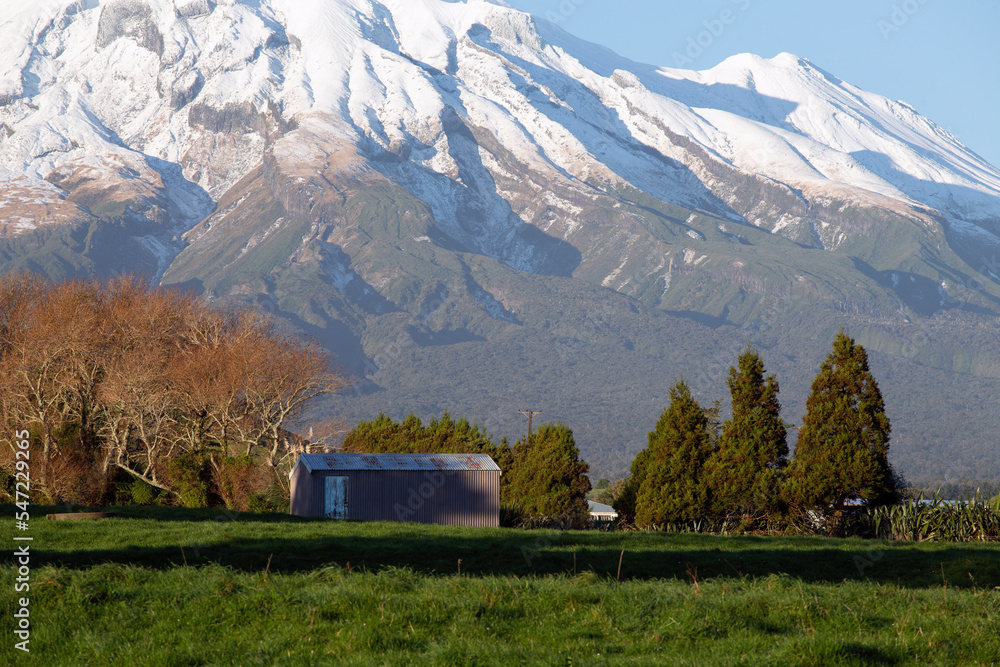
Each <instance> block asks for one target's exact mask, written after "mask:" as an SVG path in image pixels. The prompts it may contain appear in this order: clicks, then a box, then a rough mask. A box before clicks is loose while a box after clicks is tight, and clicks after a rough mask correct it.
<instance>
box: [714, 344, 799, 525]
mask: <svg viewBox="0 0 1000 667" xmlns="http://www.w3.org/2000/svg"><path fill="white" fill-rule="evenodd" d="M737 364H738V366H739V368H735V367H732V366H730V367H729V378H728V380H727V384H728V385H729V394H730V396H731V397H732V408H733V409H732V417H731V418H730V419H727V420H726V422H725V424H724V425H723V428H722V436H721V437H720V438H719V441H718V444H717V448H716V451H715V453H714V454H713V455H712V457H711V458H710V459H709V461H708V463H707V464H706V475H705V476H706V481H707V484H708V487H709V492H710V493H711V496H712V506H713V508H714V509H715V511H716V512H719V513H730V512H738V513H741V514H746V513H750V514H752V513H755V512H758V511H769V510H772V509H774V508H775V506H776V504H777V503H778V500H779V488H778V473H779V471H780V470H781V468H783V467H784V465H785V463H786V459H787V456H788V444H787V443H786V442H785V426H784V424H783V423H782V421H781V415H780V413H781V404H780V403H779V402H778V380H777V378H776V377H775V376H774V375H769V376H767V377H766V378H765V377H764V362H763V361H762V360H761V358H760V355H759V354H758V353H757V351H756V350H754V349H752V348H749V347H748V348H747V349H745V350H744V351H743V352H742V353H741V354H740V356H739V358H738V360H737Z"/></svg>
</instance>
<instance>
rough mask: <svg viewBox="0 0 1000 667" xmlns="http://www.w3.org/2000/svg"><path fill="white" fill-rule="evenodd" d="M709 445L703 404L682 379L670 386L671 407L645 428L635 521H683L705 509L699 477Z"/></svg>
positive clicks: (643, 523) (642, 523) (645, 523)
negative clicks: (650, 429) (645, 444)
mask: <svg viewBox="0 0 1000 667" xmlns="http://www.w3.org/2000/svg"><path fill="white" fill-rule="evenodd" d="M711 447H712V445H711V435H710V433H709V423H708V418H707V417H706V415H705V410H704V409H702V407H701V406H700V405H698V403H697V401H695V400H694V398H692V396H691V390H690V388H689V387H688V386H687V384H686V383H685V382H684V380H683V379H682V380H680V381H678V382H677V384H676V385H674V386H673V387H671V388H670V407H668V408H667V409H666V410H664V411H663V415H662V416H661V417H660V420H659V421H658V422H657V424H656V428H655V429H654V430H653V432H652V433H650V434H649V446H648V448H647V452H648V454H646V456H645V457H644V458H645V460H644V462H643V465H642V470H641V471H639V472H641V473H642V479H641V480H640V482H639V485H638V488H637V491H636V501H635V523H636V525H638V526H655V525H659V524H663V523H667V522H674V521H687V520H689V519H693V518H696V517H698V516H701V515H703V514H705V512H706V511H707V509H708V492H707V489H706V488H705V483H704V479H703V477H704V466H705V462H706V461H707V460H708V457H709V456H710V454H711V452H712V449H711Z"/></svg>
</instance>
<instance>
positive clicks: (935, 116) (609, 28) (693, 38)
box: [507, 0, 1000, 166]
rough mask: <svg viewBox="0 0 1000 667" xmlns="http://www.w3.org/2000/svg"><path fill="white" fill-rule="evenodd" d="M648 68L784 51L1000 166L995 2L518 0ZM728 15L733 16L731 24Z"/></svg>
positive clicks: (700, 65)
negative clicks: (895, 103) (934, 126)
mask: <svg viewBox="0 0 1000 667" xmlns="http://www.w3.org/2000/svg"><path fill="white" fill-rule="evenodd" d="M507 2H508V4H510V5H511V6H513V7H516V8H517V9H521V10H523V11H527V12H531V13H532V14H537V15H539V16H542V17H546V18H549V19H550V20H553V21H554V22H556V23H558V24H559V25H560V26H561V27H562V28H563V29H565V30H567V31H568V32H571V33H573V34H574V35H577V36H578V37H582V38H584V39H587V40H589V41H592V42H597V43H599V44H603V45H604V46H607V47H609V48H611V49H612V50H614V51H616V52H618V53H619V54H621V55H623V56H625V57H627V58H631V59H632V60H637V61H640V62H644V63H650V64H655V65H667V66H671V67H675V66H682V67H686V68H688V69H707V68H709V67H712V66H714V65H716V64H717V63H719V62H720V61H722V60H725V59H726V58H727V57H729V56H731V55H733V54H736V53H745V52H749V53H756V54H758V55H761V56H764V57H767V58H770V57H773V56H775V55H776V54H778V53H781V52H782V51H787V52H789V53H794V54H795V55H797V56H801V57H803V58H806V59H808V60H809V61H811V62H812V63H813V64H814V65H816V66H818V67H821V68H823V69H825V70H827V71H828V72H830V73H831V74H834V75H835V76H838V77H840V78H841V79H844V80H845V81H848V82H849V83H852V84H854V85H855V86H858V87H859V88H863V89H864V90H868V91H871V92H873V93H878V94H880V95H884V96H886V97H890V98H892V99H898V100H903V101H904V102H906V103H908V104H910V105H912V106H913V107H914V108H915V109H916V110H917V111H918V112H920V113H921V114H923V115H924V116H927V117H928V118H930V119H931V120H933V121H934V122H936V123H938V124H939V125H941V126H942V127H944V128H945V129H946V130H948V131H949V132H951V133H952V134H954V135H955V136H957V137H958V138H959V139H960V140H961V141H962V142H963V143H964V144H965V145H966V146H968V147H969V148H971V149H972V150H973V151H975V152H977V153H979V154H980V155H981V156H983V157H984V158H986V159H987V160H989V161H990V162H992V163H993V164H994V165H997V166H1000V131H998V129H997V123H998V117H1000V114H998V109H1000V36H998V32H997V31H998V29H1000V2H996V1H995V0H947V1H946V0H794V1H793V0H698V2H690V1H687V0H507ZM724 12H725V13H724Z"/></svg>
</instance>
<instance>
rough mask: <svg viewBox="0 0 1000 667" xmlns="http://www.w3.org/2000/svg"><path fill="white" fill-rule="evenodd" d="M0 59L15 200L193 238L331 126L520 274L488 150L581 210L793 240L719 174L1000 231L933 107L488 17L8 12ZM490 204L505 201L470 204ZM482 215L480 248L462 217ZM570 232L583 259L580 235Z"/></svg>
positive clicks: (300, 4) (355, 9)
mask: <svg viewBox="0 0 1000 667" xmlns="http://www.w3.org/2000/svg"><path fill="white" fill-rule="evenodd" d="M0 45H2V46H0V62H3V63H6V64H7V68H6V69H5V70H4V71H3V72H2V73H0V123H2V124H3V130H4V132H3V135H0V136H2V137H3V138H2V142H0V177H2V178H5V179H8V180H9V181H12V182H13V180H15V179H20V180H18V182H19V183H20V184H21V186H20V187H25V188H28V189H29V190H30V189H31V188H32V187H36V188H39V189H40V190H39V191H41V189H45V188H48V187H50V186H51V184H52V183H55V182H58V183H61V184H62V185H60V187H62V188H63V189H66V188H69V187H70V186H77V185H78V184H79V183H81V182H82V181H83V180H84V179H86V181H87V182H93V181H94V180H101V179H103V180H104V181H105V182H106V184H107V185H108V187H112V186H113V187H115V188H125V185H123V184H126V183H128V184H131V185H129V186H128V187H127V188H125V190H124V194H122V195H121V196H122V197H126V196H131V195H130V194H129V193H134V192H140V191H142V192H147V193H148V194H149V196H151V197H152V196H153V193H156V196H157V197H159V198H161V199H163V200H164V201H166V202H169V206H170V207H171V210H172V213H171V215H183V216H192V217H183V219H179V220H175V223H176V225H177V227H178V229H181V228H184V227H185V226H190V225H191V224H193V222H194V221H195V220H196V219H198V218H200V217H201V216H203V215H205V214H206V213H207V212H208V211H209V210H210V209H211V203H210V202H211V200H217V199H218V198H219V197H220V196H221V195H222V194H223V193H224V192H226V190H228V189H229V188H231V187H232V186H233V185H235V184H236V183H237V182H238V181H239V180H240V179H241V178H243V176H245V175H246V174H247V173H249V172H250V171H251V170H252V169H253V168H254V167H255V166H256V165H258V164H260V163H261V161H262V160H263V159H264V156H265V153H267V152H271V153H274V154H281V155H294V154H295V153H296V150H305V148H304V147H301V146H300V147H299V149H294V148H292V147H291V145H292V144H295V143H296V142H297V141H301V140H302V138H303V137H304V136H305V134H304V133H303V132H294V131H291V130H293V129H294V128H295V127H296V126H302V127H305V126H309V127H310V128H312V129H311V130H310V132H311V134H310V135H309V136H310V139H309V141H310V142H313V143H315V141H316V139H317V137H318V136H320V135H321V134H322V133H324V132H326V133H328V135H329V137H330V141H333V142H334V143H337V142H343V141H346V142H347V143H348V144H350V145H353V146H354V147H355V149H356V150H357V152H358V155H360V156H361V157H362V158H363V159H369V160H375V161H376V162H375V164H377V165H378V171H380V172H381V173H382V174H383V175H385V176H386V177H388V178H390V179H391V180H393V181H395V182H397V183H399V184H401V185H403V186H404V187H406V188H407V189H408V190H410V191H411V192H412V193H413V194H415V195H416V196H418V197H420V198H424V199H426V200H427V201H428V203H429V204H430V205H431V207H432V208H433V209H434V211H435V215H436V216H439V217H440V218H441V220H442V224H444V225H445V226H450V227H451V229H452V232H453V233H454V234H456V235H457V236H459V237H461V238H463V242H466V243H470V244H471V245H472V246H473V247H477V248H479V249H481V250H483V251H484V252H487V253H488V254H493V255H498V256H504V253H505V252H506V253H508V254H509V256H510V257H513V256H514V255H515V254H517V253H514V252H513V251H512V250H510V249H509V248H508V250H506V251H505V250H501V247H503V246H505V244H509V241H508V240H505V239H508V238H513V237H510V234H511V233H512V230H513V229H515V228H517V227H518V226H519V225H523V224H525V223H527V224H529V225H535V226H538V225H539V224H542V223H541V222H540V221H539V220H536V219H534V218H532V217H530V216H528V217H527V218H526V217H525V214H524V212H523V211H519V210H518V209H519V206H516V205H512V203H511V202H509V201H508V202H506V204H504V203H502V200H503V198H504V195H503V193H502V192H501V193H499V194H500V200H501V201H495V200H494V198H495V197H496V195H497V194H498V191H497V187H498V186H497V182H498V179H500V176H501V174H499V173H498V171H497V170H498V169H499V168H500V166H499V164H498V163H497V164H491V163H490V161H489V160H486V161H482V160H479V159H478V158H477V157H476V156H475V155H473V153H470V152H469V151H470V150H473V148H472V145H466V144H467V141H466V139H467V138H468V137H473V141H474V143H475V145H476V146H478V148H475V149H474V150H475V151H481V150H482V145H483V144H482V142H483V141H487V139H488V140H489V141H493V142H495V143H496V144H497V145H498V146H502V147H503V148H504V150H505V151H508V152H509V154H510V155H509V159H510V160H513V161H515V162H516V163H517V164H518V165H521V166H524V167H527V168H530V169H532V170H540V171H541V172H544V173H545V174H547V175H546V176H545V180H551V179H555V181H553V182H558V183H560V184H561V187H563V188H567V189H568V190H567V192H569V191H572V192H576V193H577V194H578V195H580V196H583V193H585V192H586V191H587V187H585V186H584V185H583V184H585V183H593V182H595V179H596V181H599V182H603V183H607V184H609V185H610V186H612V187H619V186H621V185H627V186H628V187H633V188H636V189H638V190H640V191H642V192H645V193H646V194H647V195H649V196H652V197H655V198H657V199H660V200H663V201H668V202H672V203H675V204H678V205H681V206H685V207H689V208H693V209H699V210H707V211H712V212H714V214H716V215H719V216H722V217H723V218H726V219H734V220H737V219H740V220H743V221H745V222H750V223H752V224H757V225H762V226H764V227H765V228H768V229H772V230H773V229H775V225H776V223H774V221H771V222H768V221H766V220H764V219H763V218H760V217H759V216H756V215H749V217H748V212H747V211H746V210H744V207H741V206H740V205H739V204H738V203H737V202H736V201H735V200H733V199H732V196H731V195H730V194H727V192H726V188H720V187H719V186H718V184H716V183H714V182H713V181H712V179H711V178H709V177H708V174H709V173H715V172H717V171H718V170H719V169H722V168H730V169H734V170H736V172H734V173H743V174H747V175H752V176H754V177H761V178H764V179H767V180H768V181H769V182H774V183H779V184H782V185H783V186H787V187H788V188H790V189H791V190H792V191H795V192H799V193H801V194H802V196H803V197H805V198H806V200H809V199H810V198H818V199H817V201H818V200H820V199H824V198H825V199H829V198H831V197H837V198H843V197H848V198H849V199H852V200H856V201H862V202H867V203H868V204H869V205H883V204H884V203H885V202H887V201H892V202H895V203H896V204H895V205H898V206H901V207H913V206H918V207H929V208H931V209H936V210H938V211H940V212H941V213H942V215H943V216H944V217H945V218H948V219H954V220H955V221H956V225H957V227H962V226H963V225H965V227H962V228H964V229H968V227H967V226H968V225H970V224H971V225H973V226H978V227H980V228H981V230H978V231H977V233H981V232H984V233H991V234H992V233H997V232H998V231H1000V230H997V229H996V224H997V222H996V221H997V220H998V219H1000V203H998V202H1000V197H998V193H1000V171H998V170H997V169H996V168H995V167H993V166H991V165H989V164H987V163H986V162H984V161H983V160H982V159H981V158H979V157H978V156H976V155H975V154H974V153H972V152H971V151H969V150H968V149H966V148H965V147H964V146H962V145H961V144H960V143H959V142H958V141H957V140H956V139H955V138H954V137H952V136H951V135H950V134H948V133H947V132H945V131H944V130H942V129H941V128H940V127H938V126H937V125H935V124H934V123H933V122H931V121H929V120H927V119H925V118H923V117H921V116H920V115H919V114H917V113H916V112H915V111H914V110H913V109H912V108H911V107H909V106H907V105H905V104H902V103H898V102H892V101H890V100H888V99H886V98H884V97H881V96H878V95H875V94H872V93H868V92H865V91H862V90H859V89H857V88H855V87H853V86H851V85H850V84H847V83H845V82H843V81H841V80H840V79H837V78H836V77H834V76H833V75H830V74H828V73H826V72H824V71H823V70H821V69H819V68H817V67H815V66H813V65H812V64H811V63H809V62H808V61H807V60H805V59H802V58H800V57H798V56H795V55H793V54H789V53H781V54H778V55H777V56H775V57H774V58H770V59H765V58H761V57H759V56H756V55H752V54H740V55H736V56H733V57H731V58H728V59H727V60H725V61H723V62H722V63H720V64H719V65H717V66H716V67H713V68H712V69H709V70H705V71H701V72H695V71H688V70H678V69H670V68H659V69H657V68H653V67H649V66H645V65H641V64H637V63H634V62H631V61H628V60H626V59H624V58H620V57H618V56H616V55H615V54H613V53H612V52H610V51H607V50H606V49H603V48H601V47H597V46H594V45H590V44H587V43H585V42H582V41H580V40H578V39H576V38H574V37H572V36H570V35H568V34H566V33H564V32H562V31H561V30H560V29H559V28H557V27H556V26H554V25H552V24H549V23H547V22H545V21H541V20H536V19H534V18H533V17H531V16H529V15H527V14H524V13H522V12H519V11H516V10H514V9H512V8H510V7H509V6H507V5H505V4H504V3H502V2H491V1H489V0H467V1H464V2H449V1H446V0H260V1H259V2H240V1H237V0H227V1H216V0H175V1H170V0H101V1H98V0H75V1H72V2H70V1H69V0H61V1H60V0H45V1H44V2H37V3H32V4H31V5H30V6H27V7H19V6H18V7H16V8H15V6H11V5H8V6H7V7H5V8H4V9H3V10H2V11H0ZM317 123H318V124H317ZM320 128H325V129H320ZM317 132H319V134H316V133H317ZM463 132H464V133H467V134H463ZM473 162H476V163H477V164H473ZM720 165H721V166H720ZM168 172H169V173H168ZM720 173H721V172H720ZM181 174H183V178H181V176H180V175H181ZM25 178H26V180H25ZM440 178H445V179H448V181H449V182H450V183H451V185H450V186H448V187H447V188H445V190H453V191H451V192H450V193H449V194H447V195H445V194H444V191H443V190H442V186H441V182H440V181H439V180H438V179H440ZM484 179H485V180H484ZM500 180H502V179H500ZM489 181H493V182H494V184H493V185H492V186H490V187H492V193H488V194H484V193H483V192H481V191H476V192H473V191H472V190H471V189H470V188H469V186H470V184H471V183H473V182H474V183H476V184H478V185H479V186H481V185H482V184H484V183H487V182H489ZM135 183H141V184H142V187H138V186H136V185H135ZM546 187H548V186H546ZM199 193H201V194H199ZM588 196H589V195H588ZM470 197H471V200H469V201H467V202H466V204H465V206H469V205H472V204H471V203H469V202H470V201H472V200H475V201H476V203H475V208H477V210H479V211H480V212H479V214H478V215H479V216H480V217H482V219H483V222H482V225H481V226H480V228H479V229H478V230H477V231H470V230H469V229H467V228H465V227H463V223H462V222H461V221H460V220H459V218H460V217H461V215H460V214H459V213H458V210H459V209H460V208H462V206H461V205H458V204H456V203H455V202H457V201H459V200H463V201H464V200H468V199H469V198H470ZM553 215H555V216H556V218H558V220H556V221H553V222H552V223H546V224H548V225H549V226H551V227H552V233H554V234H555V235H556V236H557V237H558V238H561V239H563V240H565V241H570V242H572V239H571V236H572V234H573V233H574V230H576V229H577V228H578V227H579V221H576V220H575V219H574V218H573V215H572V214H571V213H567V212H566V211H562V212H561V213H554V214H553ZM553 225H554V226H553ZM511 261H514V260H511ZM520 265H521V266H524V267H525V268H527V267H529V266H530V265H531V262H530V261H528V260H524V261H523V262H522V264H520Z"/></svg>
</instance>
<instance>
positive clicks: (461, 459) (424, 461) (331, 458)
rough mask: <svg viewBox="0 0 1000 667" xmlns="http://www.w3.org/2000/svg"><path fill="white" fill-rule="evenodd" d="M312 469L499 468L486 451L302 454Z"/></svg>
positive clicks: (301, 457) (300, 460)
mask: <svg viewBox="0 0 1000 667" xmlns="http://www.w3.org/2000/svg"><path fill="white" fill-rule="evenodd" d="M299 462H300V463H302V464H303V465H304V466H305V467H306V468H307V469H308V470H309V472H313V471H315V470H491V471H494V472H499V470H500V467H499V466H498V465H497V464H496V463H495V462H494V461H493V459H491V458H490V457H489V455H488V454H302V455H301V456H300V457H299Z"/></svg>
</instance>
